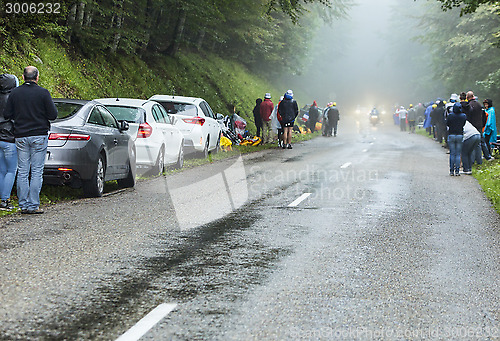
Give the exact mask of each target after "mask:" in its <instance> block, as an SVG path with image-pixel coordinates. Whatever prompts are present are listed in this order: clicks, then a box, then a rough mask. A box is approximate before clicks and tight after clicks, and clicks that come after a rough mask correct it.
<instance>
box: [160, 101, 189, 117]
mask: <svg viewBox="0 0 500 341" xmlns="http://www.w3.org/2000/svg"><path fill="white" fill-rule="evenodd" d="M160 104H161V105H162V106H163V107H164V108H165V110H166V111H167V113H169V114H178V115H185V116H198V109H197V108H196V105H194V104H187V103H177V102H160Z"/></svg>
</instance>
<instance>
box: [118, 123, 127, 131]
mask: <svg viewBox="0 0 500 341" xmlns="http://www.w3.org/2000/svg"><path fill="white" fill-rule="evenodd" d="M128 128H129V125H128V122H127V121H119V128H118V129H119V130H120V131H127V130H128Z"/></svg>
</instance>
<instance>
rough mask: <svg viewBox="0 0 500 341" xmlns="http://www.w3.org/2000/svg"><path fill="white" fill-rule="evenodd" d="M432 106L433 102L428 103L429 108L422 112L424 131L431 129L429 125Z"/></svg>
mask: <svg viewBox="0 0 500 341" xmlns="http://www.w3.org/2000/svg"><path fill="white" fill-rule="evenodd" d="M433 104H434V102H430V103H429V106H428V107H427V108H426V109H425V112H424V114H425V120H424V125H423V128H424V129H427V128H430V127H432V124H431V111H432V105H433Z"/></svg>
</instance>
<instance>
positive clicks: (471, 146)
mask: <svg viewBox="0 0 500 341" xmlns="http://www.w3.org/2000/svg"><path fill="white" fill-rule="evenodd" d="M479 143H481V134H480V133H479V132H478V131H477V129H476V128H475V127H474V126H473V125H472V124H471V123H470V122H469V121H466V122H465V125H464V143H463V146H462V166H463V171H464V174H468V175H470V174H472V164H473V163H474V151H475V149H476V148H477V146H478V145H479Z"/></svg>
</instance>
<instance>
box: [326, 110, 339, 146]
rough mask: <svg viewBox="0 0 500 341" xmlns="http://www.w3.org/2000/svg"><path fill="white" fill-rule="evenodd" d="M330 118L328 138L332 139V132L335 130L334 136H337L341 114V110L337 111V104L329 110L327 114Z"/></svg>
mask: <svg viewBox="0 0 500 341" xmlns="http://www.w3.org/2000/svg"><path fill="white" fill-rule="evenodd" d="M327 116H328V130H327V132H326V136H328V137H330V136H332V130H333V136H334V137H335V136H337V128H338V124H339V120H340V112H339V109H337V102H333V103H332V106H331V107H330V109H328V112H327Z"/></svg>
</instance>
